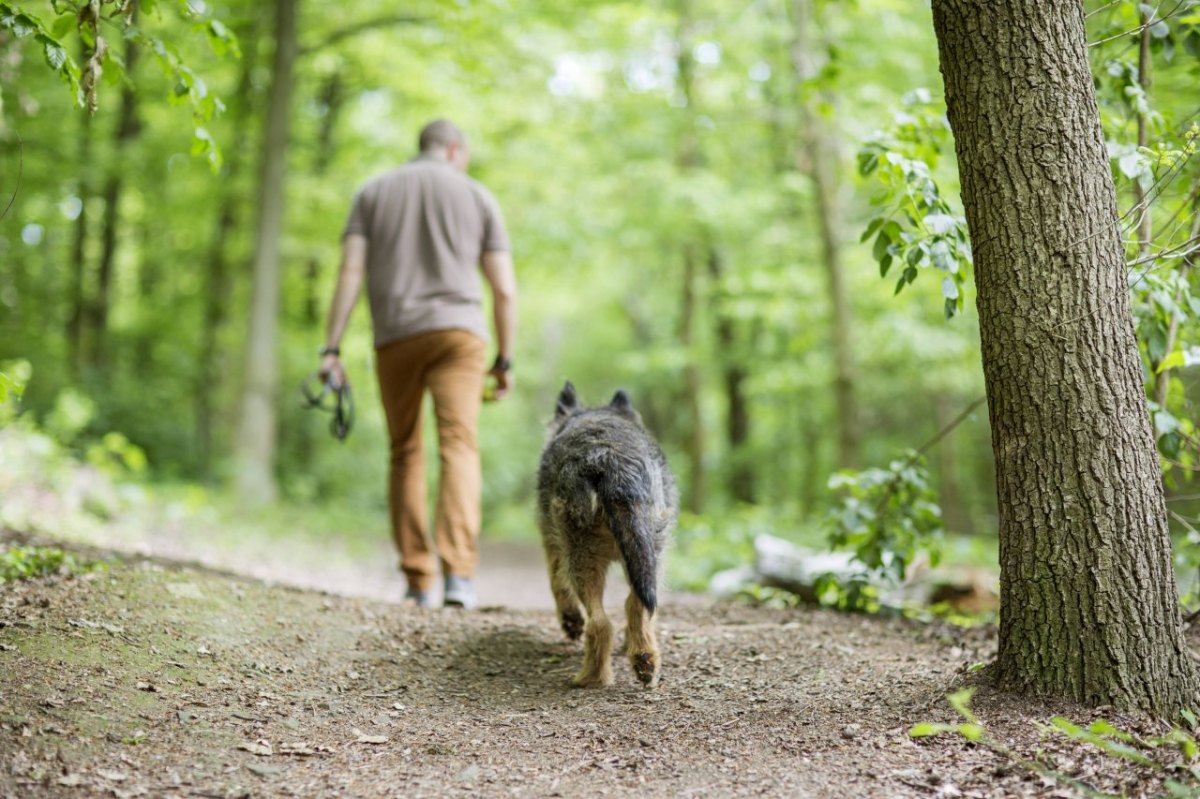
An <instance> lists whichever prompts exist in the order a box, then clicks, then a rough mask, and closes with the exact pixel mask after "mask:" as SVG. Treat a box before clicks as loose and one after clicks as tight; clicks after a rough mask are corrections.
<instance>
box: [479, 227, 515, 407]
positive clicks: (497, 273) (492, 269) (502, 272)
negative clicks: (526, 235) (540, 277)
mask: <svg viewBox="0 0 1200 799" xmlns="http://www.w3.org/2000/svg"><path fill="white" fill-rule="evenodd" d="M482 267H483V276H484V277H485V278H487V282H488V284H489V285H491V287H492V318H493V322H494V324H495V327H496V347H497V350H498V351H497V355H498V356H499V358H501V359H503V360H504V361H511V360H512V355H513V347H515V346H516V342H517V277H516V274H515V273H514V272H513V262H512V255H510V254H509V253H507V252H505V251H503V250H491V251H489V252H485V253H484V254H483V259H482ZM490 374H491V375H492V376H493V377H495V378H496V399H500V398H501V397H503V396H504V395H505V394H507V393H508V392H509V390H510V389H511V388H512V371H511V369H497V368H493V369H492V370H491V372H490Z"/></svg>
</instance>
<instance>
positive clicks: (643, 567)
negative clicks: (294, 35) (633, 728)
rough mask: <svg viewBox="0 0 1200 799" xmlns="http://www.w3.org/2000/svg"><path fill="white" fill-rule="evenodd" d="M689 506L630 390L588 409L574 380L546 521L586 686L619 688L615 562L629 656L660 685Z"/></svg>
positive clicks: (555, 430) (552, 567)
mask: <svg viewBox="0 0 1200 799" xmlns="http://www.w3.org/2000/svg"><path fill="white" fill-rule="evenodd" d="M678 510H679V494H678V492H677V490H676V488H675V478H674V476H673V475H672V474H671V468H670V466H669V465H668V464H667V459H666V458H665V457H664V456H663V453H662V450H661V449H659V446H658V444H657V442H655V440H654V438H653V437H652V436H651V435H650V433H649V432H647V431H646V428H645V427H644V426H643V424H642V417H641V416H640V415H639V414H638V412H637V411H636V410H634V408H633V405H632V404H631V403H630V401H629V397H628V396H626V394H625V392H624V391H618V392H617V393H616V395H615V396H614V397H613V398H612V402H610V403H609V404H608V405H605V406H602V407H599V408H584V407H581V406H580V405H579V402H578V399H577V397H576V396H575V387H574V386H573V385H571V383H570V382H568V383H567V384H566V385H565V386H563V390H562V393H561V394H559V397H558V404H557V406H556V408H555V411H554V421H552V422H551V423H550V440H549V442H548V443H547V444H546V448H545V450H544V451H543V452H542V462H541V467H540V468H539V469H538V526H539V527H540V528H541V532H542V544H543V546H544V547H545V549H546V564H547V566H548V568H549V571H550V587H551V590H552V591H553V592H554V602H555V605H556V606H557V608H558V617H559V620H560V621H561V622H562V628H563V632H565V633H566V634H567V637H568V638H571V639H572V640H575V639H578V638H579V636H580V635H581V634H582V635H583V636H584V649H583V667H582V668H581V669H580V671H579V674H578V675H577V676H576V677H575V679H574V680H573V681H572V682H573V683H574V684H575V685H577V686H580V687H587V688H591V687H599V686H604V685H610V684H612V680H613V674H612V656H611V653H612V646H613V626H612V622H611V621H609V618H608V615H607V614H606V613H605V612H604V578H605V575H606V573H607V572H608V565H609V564H610V563H611V562H613V561H620V562H621V563H622V564H623V565H624V567H625V575H626V577H628V579H629V586H630V589H631V590H630V592H629V598H628V599H627V600H626V601H625V616H626V620H627V621H626V625H627V626H626V632H625V653H626V655H628V657H629V662H630V664H631V665H632V666H633V671H634V674H636V675H637V678H638V680H640V681H641V682H642V683H643V684H644V685H646V686H647V687H653V686H655V685H657V683H658V674H659V667H660V663H659V653H658V641H657V639H656V636H655V633H654V618H653V617H654V611H655V608H656V607H657V605H658V582H659V578H660V575H661V572H662V566H663V550H664V548H665V547H666V544H667V539H668V537H669V536H670V533H671V529H672V527H674V525H675V517H676V514H677V513H678Z"/></svg>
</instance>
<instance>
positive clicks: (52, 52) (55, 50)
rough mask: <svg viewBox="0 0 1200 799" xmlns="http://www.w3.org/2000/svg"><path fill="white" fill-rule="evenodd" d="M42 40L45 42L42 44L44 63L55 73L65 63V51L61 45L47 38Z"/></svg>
mask: <svg viewBox="0 0 1200 799" xmlns="http://www.w3.org/2000/svg"><path fill="white" fill-rule="evenodd" d="M43 38H44V39H45V41H44V42H43V43H42V49H43V51H44V52H45V53H46V63H47V64H49V65H50V68H51V69H53V70H54V71H55V72H57V71H58V70H60V69H62V68H63V66H64V65H65V64H66V63H67V51H66V49H65V48H64V47H63V46H62V45H61V44H59V43H58V42H56V41H54V40H52V39H50V38H49V37H48V36H47V37H43Z"/></svg>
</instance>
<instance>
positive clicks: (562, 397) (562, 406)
mask: <svg viewBox="0 0 1200 799" xmlns="http://www.w3.org/2000/svg"><path fill="white" fill-rule="evenodd" d="M578 405H579V402H578V400H577V399H576V397H575V386H573V385H571V381H570V380H568V381H567V382H566V384H565V385H564V386H563V387H562V391H561V392H559V395H558V404H557V405H555V406H554V418H555V419H561V418H562V417H564V416H566V415H567V414H569V413H570V412H571V411H573V410H575V408H576V407H578Z"/></svg>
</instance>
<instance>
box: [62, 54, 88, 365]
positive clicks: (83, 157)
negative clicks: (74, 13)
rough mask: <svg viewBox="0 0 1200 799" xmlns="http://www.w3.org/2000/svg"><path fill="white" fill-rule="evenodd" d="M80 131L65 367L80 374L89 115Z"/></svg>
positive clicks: (82, 56) (83, 58) (83, 56)
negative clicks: (77, 200)
mask: <svg viewBox="0 0 1200 799" xmlns="http://www.w3.org/2000/svg"><path fill="white" fill-rule="evenodd" d="M90 55H91V52H90V50H89V49H88V46H87V44H85V43H82V42H81V43H80V59H81V60H80V63H84V62H86V61H87V59H88V58H89V57H90ZM79 117H80V125H81V130H80V134H79V168H78V169H79V171H78V174H79V180H78V181H77V182H76V184H75V190H76V192H77V193H78V194H79V203H80V204H79V216H77V217H76V218H75V235H74V238H73V240H72V243H71V282H70V288H69V291H70V297H69V301H70V307H71V310H70V312H69V313H68V315H67V367H68V370H69V371H70V373H71V374H72V375H78V374H79V368H80V365H81V360H82V356H83V325H84V316H85V314H86V313H87V311H86V306H87V299H86V298H87V293H86V289H85V287H84V280H85V278H86V276H87V268H86V267H87V264H86V263H85V260H86V258H87V234H88V218H87V201H88V196H89V195H90V194H91V185H90V181H89V180H88V175H89V174H90V173H91V168H92V115H91V114H80V115H79Z"/></svg>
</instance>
